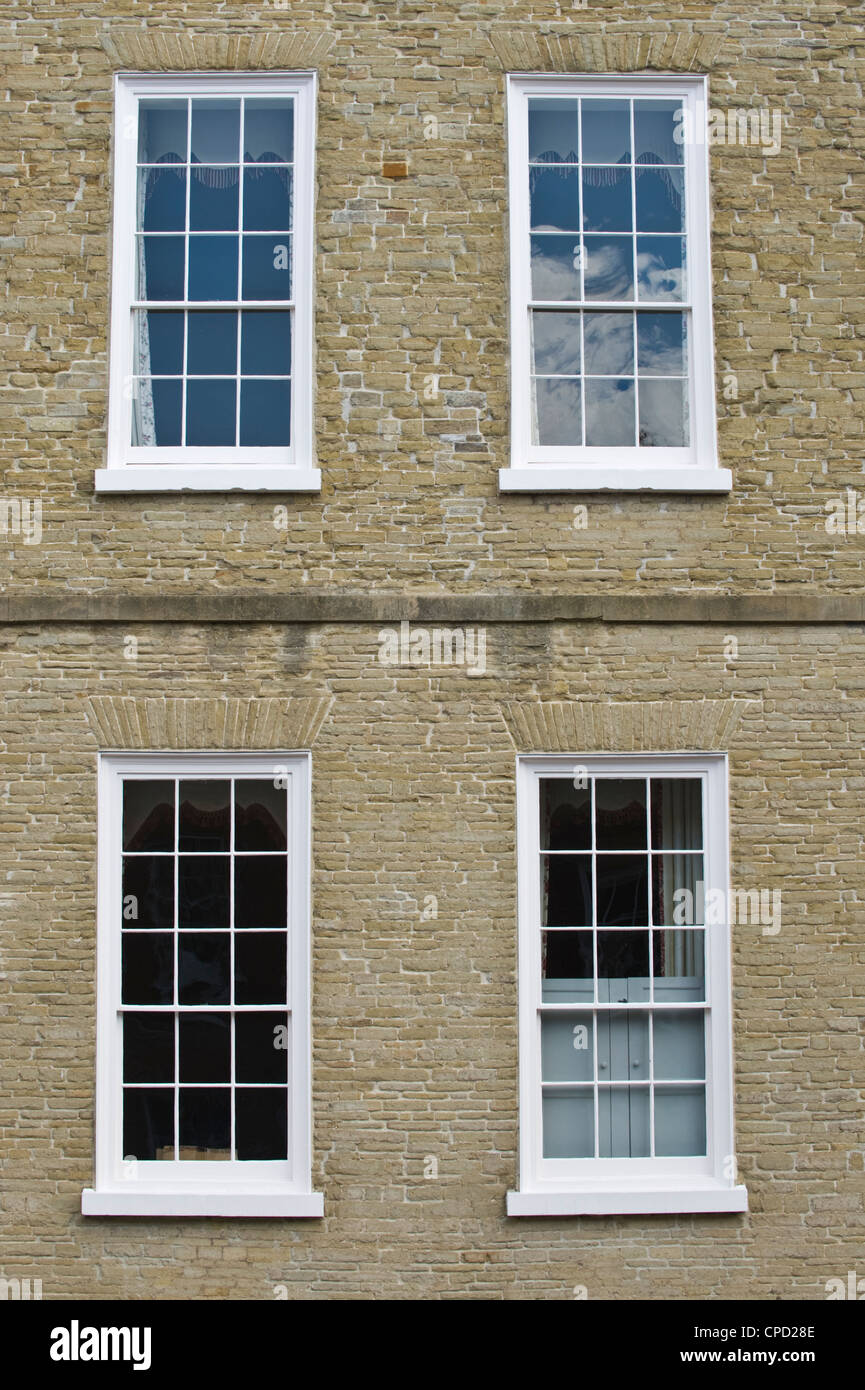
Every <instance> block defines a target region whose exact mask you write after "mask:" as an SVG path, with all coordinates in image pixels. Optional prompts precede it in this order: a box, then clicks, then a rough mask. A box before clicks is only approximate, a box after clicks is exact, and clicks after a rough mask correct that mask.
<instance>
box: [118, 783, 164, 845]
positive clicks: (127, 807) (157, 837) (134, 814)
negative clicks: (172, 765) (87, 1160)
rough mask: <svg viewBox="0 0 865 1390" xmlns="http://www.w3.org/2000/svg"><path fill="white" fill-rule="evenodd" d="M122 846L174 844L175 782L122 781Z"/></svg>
mask: <svg viewBox="0 0 865 1390" xmlns="http://www.w3.org/2000/svg"><path fill="white" fill-rule="evenodd" d="M123 848H124V849H129V850H147V849H150V850H159V849H162V850H171V849H173V848H174V783H173V782H133V781H125V782H124V783H123Z"/></svg>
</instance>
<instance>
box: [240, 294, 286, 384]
mask: <svg viewBox="0 0 865 1390" xmlns="http://www.w3.org/2000/svg"><path fill="white" fill-rule="evenodd" d="M240 317H241V327H240V370H241V372H242V373H243V374H244V376H288V374H289V373H290V371H291V314H290V313H287V312H285V311H283V310H279V309H274V310H273V311H271V310H269V309H265V310H260V311H256V310H255V309H247V310H245V311H244V312H243V313H242V314H241V316H240Z"/></svg>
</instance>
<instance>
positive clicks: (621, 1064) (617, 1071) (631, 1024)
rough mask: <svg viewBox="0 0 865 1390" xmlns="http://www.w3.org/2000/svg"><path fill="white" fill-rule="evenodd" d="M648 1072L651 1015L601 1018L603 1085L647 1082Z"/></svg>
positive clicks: (600, 1072) (600, 1071) (606, 1015)
mask: <svg viewBox="0 0 865 1390" xmlns="http://www.w3.org/2000/svg"><path fill="white" fill-rule="evenodd" d="M647 966H648V960H647ZM649 1071H650V1068H649V1015H648V1013H647V1012H643V1011H641V1010H634V1011H633V1012H632V1011H631V1010H628V1011H627V1012H625V1011H624V1010H623V1011H622V1012H621V1013H603V1014H599V1016H598V1076H599V1078H600V1079H601V1080H602V1081H648V1080H649Z"/></svg>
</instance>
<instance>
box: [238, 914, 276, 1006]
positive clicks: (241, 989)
mask: <svg viewBox="0 0 865 1390" xmlns="http://www.w3.org/2000/svg"><path fill="white" fill-rule="evenodd" d="M286 950H287V937H286V935H285V933H284V932H278V931H273V932H252V931H250V932H244V933H243V934H242V935H241V936H236V937H235V938H234V1002H235V1003H236V1004H284V1003H285V1001H286V998H287V996H286Z"/></svg>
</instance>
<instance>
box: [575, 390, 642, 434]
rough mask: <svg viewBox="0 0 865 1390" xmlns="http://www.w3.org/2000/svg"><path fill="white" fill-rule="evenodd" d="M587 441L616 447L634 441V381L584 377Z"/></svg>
mask: <svg viewBox="0 0 865 1390" xmlns="http://www.w3.org/2000/svg"><path fill="white" fill-rule="evenodd" d="M586 443H587V444H591V445H598V446H601V445H603V446H605V447H614V446H615V447H619V448H629V447H631V446H632V445H633V444H634V443H635V433H634V383H633V381H602V380H598V379H592V378H591V377H589V378H588V379H587V380H586Z"/></svg>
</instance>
